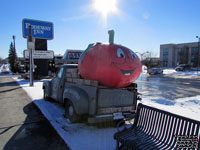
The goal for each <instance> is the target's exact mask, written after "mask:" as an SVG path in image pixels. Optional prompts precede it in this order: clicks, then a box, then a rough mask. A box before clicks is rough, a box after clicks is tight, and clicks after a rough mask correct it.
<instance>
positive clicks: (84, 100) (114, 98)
mask: <svg viewBox="0 0 200 150" xmlns="http://www.w3.org/2000/svg"><path fill="white" fill-rule="evenodd" d="M43 90H44V99H45V100H48V99H50V98H51V99H54V100H55V101H57V102H59V103H62V104H63V105H64V107H65V116H66V117H67V118H68V119H69V120H70V121H71V122H72V123H74V122H80V121H82V118H83V117H84V118H87V121H88V123H99V122H105V121H110V120H117V119H123V118H126V117H132V116H133V115H134V114H135V110H136V105H137V100H138V99H139V94H138V92H137V84H136V83H132V84H131V85H129V86H128V87H125V88H112V87H107V86H103V85H100V84H99V83H98V82H97V81H92V80H85V79H82V78H81V77H80V75H79V74H78V66H77V65H75V64H74V65H70V64H68V65H63V66H61V67H60V69H59V71H58V73H57V74H56V76H55V77H54V78H53V79H52V80H50V81H44V83H43Z"/></svg>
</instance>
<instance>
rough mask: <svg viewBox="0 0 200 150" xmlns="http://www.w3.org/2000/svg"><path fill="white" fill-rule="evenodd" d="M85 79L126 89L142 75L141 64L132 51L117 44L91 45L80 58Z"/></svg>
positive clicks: (80, 70) (79, 65)
mask: <svg viewBox="0 0 200 150" xmlns="http://www.w3.org/2000/svg"><path fill="white" fill-rule="evenodd" d="M78 68H79V72H80V74H81V76H82V77H83V78H84V79H88V80H97V81H99V83H101V84H104V85H106V86H111V87H126V86H128V85H130V84H131V83H132V82H134V81H135V80H136V79H137V78H138V77H139V75H140V73H141V62H140V60H139V58H138V57H137V55H136V54H135V53H134V52H133V51H132V50H130V49H128V48H126V47H124V46H121V45H117V44H101V43H97V44H90V45H89V46H88V48H87V49H86V50H85V51H84V53H83V54H82V55H81V57H80V58H79V64H78Z"/></svg>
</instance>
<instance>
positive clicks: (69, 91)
mask: <svg viewBox="0 0 200 150" xmlns="http://www.w3.org/2000/svg"><path fill="white" fill-rule="evenodd" d="M63 100H64V104H65V103H66V102H67V100H70V101H71V102H72V103H73V105H74V109H75V111H76V113H77V114H78V115H83V114H88V101H89V97H88V94H87V93H86V92H85V91H84V90H82V89H80V88H77V87H69V88H65V90H64V92H63Z"/></svg>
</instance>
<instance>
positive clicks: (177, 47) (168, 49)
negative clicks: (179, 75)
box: [160, 42, 198, 67]
mask: <svg viewBox="0 0 200 150" xmlns="http://www.w3.org/2000/svg"><path fill="white" fill-rule="evenodd" d="M197 56H198V42H193V43H182V44H163V45H160V63H161V66H162V67H176V66H177V65H179V64H190V65H191V66H192V67H197V66H198V65H197V62H198V57H197Z"/></svg>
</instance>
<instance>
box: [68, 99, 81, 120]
mask: <svg viewBox="0 0 200 150" xmlns="http://www.w3.org/2000/svg"><path fill="white" fill-rule="evenodd" d="M65 117H66V118H68V119H69V120H70V121H71V123H77V122H80V116H79V115H78V114H77V113H76V111H75V109H74V105H73V103H72V102H71V101H70V100H68V101H67V102H66V103H65Z"/></svg>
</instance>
